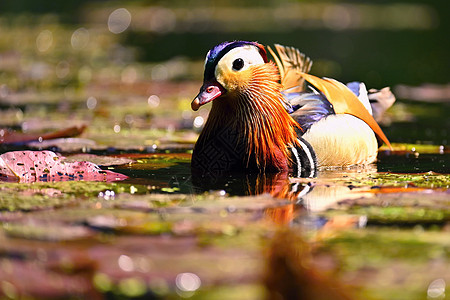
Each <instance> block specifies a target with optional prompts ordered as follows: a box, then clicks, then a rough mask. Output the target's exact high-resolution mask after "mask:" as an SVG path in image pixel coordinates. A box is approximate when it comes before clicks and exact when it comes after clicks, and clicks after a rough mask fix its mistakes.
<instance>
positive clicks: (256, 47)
mask: <svg viewBox="0 0 450 300" xmlns="http://www.w3.org/2000/svg"><path fill="white" fill-rule="evenodd" d="M267 62H268V60H267V53H266V51H265V49H264V47H263V46H262V45H260V44H258V43H256V42H247V41H234V42H225V43H222V44H219V45H217V46H215V47H214V48H212V49H211V50H210V51H209V52H208V54H207V55H206V60H205V73H204V79H203V85H202V87H201V88H200V92H199V94H198V95H197V97H196V98H195V99H194V100H193V101H192V103H191V107H192V109H193V110H198V109H199V107H200V106H202V105H204V104H206V103H208V102H211V101H213V100H214V99H217V98H219V97H223V96H224V95H228V96H230V95H231V96H232V95H233V94H240V93H242V92H243V91H244V90H246V89H248V86H249V84H250V81H251V79H252V69H253V68H255V67H256V66H258V65H262V64H265V63H267Z"/></svg>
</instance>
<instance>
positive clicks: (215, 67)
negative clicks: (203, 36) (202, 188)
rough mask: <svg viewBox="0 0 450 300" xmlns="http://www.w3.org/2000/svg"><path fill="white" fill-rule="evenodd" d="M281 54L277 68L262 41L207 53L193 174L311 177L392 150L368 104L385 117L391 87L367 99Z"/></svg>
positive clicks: (288, 50)
mask: <svg viewBox="0 0 450 300" xmlns="http://www.w3.org/2000/svg"><path fill="white" fill-rule="evenodd" d="M275 48H276V50H277V52H278V55H276V54H275V52H274V51H273V50H272V49H271V48H270V47H268V51H269V52H270V54H271V55H272V57H273V59H274V62H273V61H269V60H268V57H267V52H266V49H265V48H264V46H262V45H261V44H259V43H256V42H248V41H233V42H224V43H221V44H219V45H217V46H215V47H213V48H212V49H211V50H210V51H209V52H208V54H207V56H206V61H205V70H204V81H203V85H202V87H201V88H200V92H199V94H198V95H197V97H196V98H195V99H194V100H193V101H192V103H191V107H192V109H193V110H194V111H196V110H198V109H199V108H200V106H202V105H204V104H206V103H209V102H212V107H211V110H210V112H209V116H208V119H207V121H206V123H205V125H204V127H203V130H202V131H201V133H200V135H199V137H198V140H197V142H196V144H195V146H194V150H193V154H192V162H191V166H192V169H193V171H195V172H202V173H212V172H216V173H217V172H219V173H220V172H224V171H242V170H246V171H254V170H256V171H260V172H284V171H290V172H293V175H294V176H299V177H313V176H315V174H316V170H317V168H318V167H326V166H350V165H355V164H370V163H372V162H374V161H375V159H376V156H377V151H378V146H379V143H381V142H384V143H386V144H387V145H388V146H389V147H390V143H389V141H388V139H387V138H386V136H385V135H384V133H383V131H382V130H381V128H380V127H379V125H378V123H377V122H376V121H375V119H374V117H373V116H372V113H373V111H372V107H371V103H370V102H373V106H374V108H376V109H375V110H374V112H376V113H377V114H381V113H382V112H380V107H381V108H383V106H384V107H386V106H389V105H386V103H387V102H389V101H390V102H393V101H392V99H394V100H395V98H394V97H393V95H392V93H391V92H390V90H389V89H388V88H385V89H383V90H381V91H371V93H368V92H367V90H366V89H365V86H364V84H363V83H357V82H354V83H351V84H348V85H347V86H346V85H344V84H343V83H341V82H339V81H336V80H334V79H328V78H319V77H316V76H313V75H310V74H308V72H309V70H310V68H311V65H312V61H311V59H309V58H308V57H306V56H305V55H304V54H302V53H300V51H299V50H297V49H295V48H292V47H284V46H281V45H275ZM305 81H306V82H307V84H305ZM369 98H370V100H369ZM380 102H381V103H382V105H379V104H378V103H380ZM377 104H378V105H377ZM391 104H392V103H391Z"/></svg>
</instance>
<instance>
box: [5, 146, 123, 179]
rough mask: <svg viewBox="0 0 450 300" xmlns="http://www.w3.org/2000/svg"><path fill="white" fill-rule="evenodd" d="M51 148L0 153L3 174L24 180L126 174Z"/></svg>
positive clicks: (106, 177) (108, 176)
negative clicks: (69, 157) (71, 158)
mask: <svg viewBox="0 0 450 300" xmlns="http://www.w3.org/2000/svg"><path fill="white" fill-rule="evenodd" d="M63 159H64V157H62V156H58V155H57V154H56V153H54V152H52V151H12V152H7V153H4V154H2V155H0V174H1V175H2V176H5V177H15V178H18V179H19V181H21V182H34V181H70V180H87V181H115V180H124V179H126V178H127V176H125V175H123V174H119V173H115V172H112V171H105V170H102V169H100V168H99V167H98V166H97V165H96V164H93V163H91V162H87V161H75V162H71V163H68V162H64V161H63Z"/></svg>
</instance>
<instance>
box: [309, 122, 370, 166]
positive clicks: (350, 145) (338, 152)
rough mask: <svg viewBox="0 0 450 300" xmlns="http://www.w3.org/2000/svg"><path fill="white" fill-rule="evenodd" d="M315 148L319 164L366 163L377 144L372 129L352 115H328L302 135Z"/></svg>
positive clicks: (347, 164)
mask: <svg viewBox="0 0 450 300" xmlns="http://www.w3.org/2000/svg"><path fill="white" fill-rule="evenodd" d="M302 137H303V138H304V139H305V140H307V141H308V142H309V143H310V144H311V146H312V147H313V149H314V150H315V152H316V156H317V162H318V164H319V167H327V166H350V165H355V164H370V163H372V162H374V161H375V160H376V157H377V151H378V144H377V139H376V138H375V133H374V132H373V130H372V129H371V128H370V127H369V125H367V124H366V123H365V122H364V121H362V120H361V119H359V118H357V117H354V116H352V115H347V114H340V115H331V116H328V117H326V118H324V119H322V120H320V121H319V122H317V123H315V124H314V125H312V126H311V128H310V129H309V130H308V131H307V132H306V133H305V134H304V135H303V136H302Z"/></svg>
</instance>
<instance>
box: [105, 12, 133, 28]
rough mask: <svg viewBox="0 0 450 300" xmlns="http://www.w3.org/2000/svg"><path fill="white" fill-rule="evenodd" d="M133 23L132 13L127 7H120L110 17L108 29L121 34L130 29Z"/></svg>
mask: <svg viewBox="0 0 450 300" xmlns="http://www.w3.org/2000/svg"><path fill="white" fill-rule="evenodd" d="M130 24H131V13H130V12H129V11H128V10H127V9H126V8H118V9H116V10H115V11H113V12H112V13H111V14H110V15H109V18H108V29H109V31H111V32H112V33H115V34H119V33H121V32H124V31H125V30H127V29H128V27H129V26H130Z"/></svg>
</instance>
